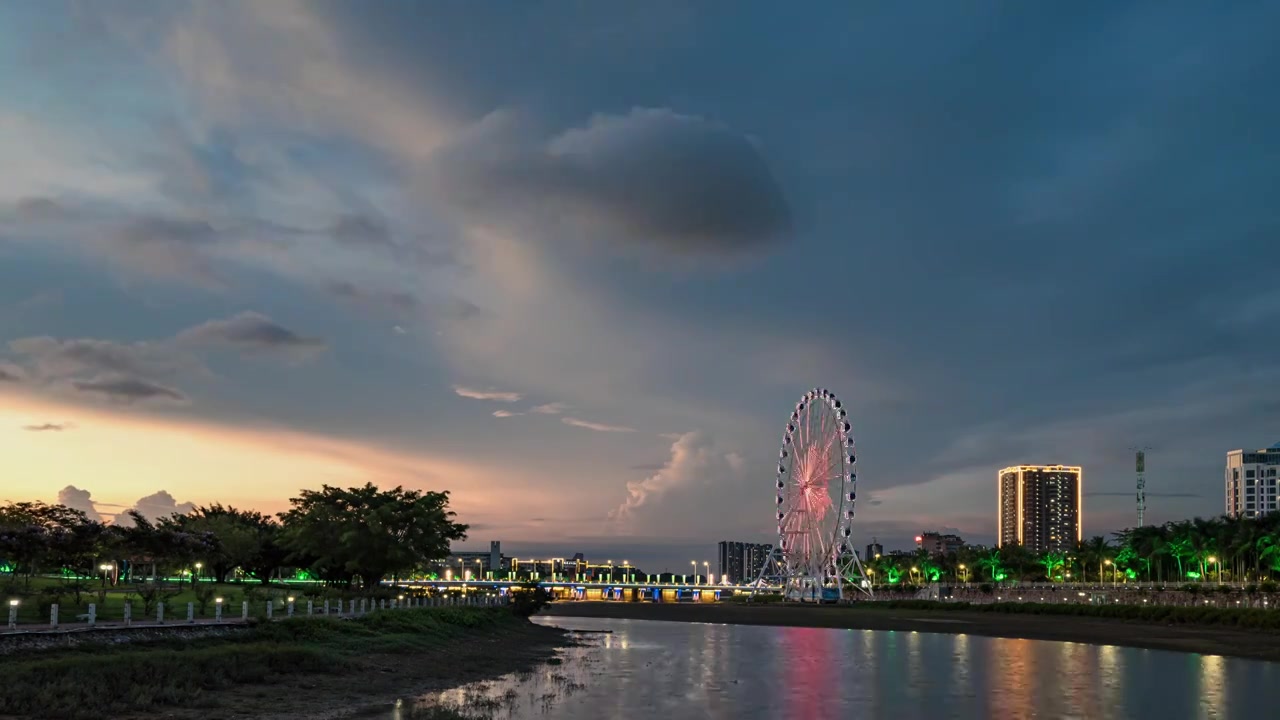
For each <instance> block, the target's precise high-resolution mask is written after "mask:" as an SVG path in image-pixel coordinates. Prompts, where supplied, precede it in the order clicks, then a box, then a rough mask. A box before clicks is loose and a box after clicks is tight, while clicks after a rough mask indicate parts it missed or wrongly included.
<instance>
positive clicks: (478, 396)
mask: <svg viewBox="0 0 1280 720" xmlns="http://www.w3.org/2000/svg"><path fill="white" fill-rule="evenodd" d="M453 391H454V392H455V393H457V394H458V395H459V396H460V397H464V398H471V399H472V400H491V401H493V402H505V403H513V402H520V398H521V395H520V393H515V392H503V391H500V390H476V389H474V388H469V387H464V386H462V385H454V386H453Z"/></svg>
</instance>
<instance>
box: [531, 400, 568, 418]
mask: <svg viewBox="0 0 1280 720" xmlns="http://www.w3.org/2000/svg"><path fill="white" fill-rule="evenodd" d="M568 409H569V406H568V405H565V404H564V403H559V402H553V403H547V404H546V405H538V406H536V407H531V408H529V412H531V413H537V414H538V415H559V414H560V413H562V412H564V411H565V410H568Z"/></svg>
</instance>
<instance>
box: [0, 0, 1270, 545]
mask: <svg viewBox="0 0 1280 720" xmlns="http://www.w3.org/2000/svg"><path fill="white" fill-rule="evenodd" d="M1277 25H1280V10H1278V9H1277V7H1276V5H1275V4H1274V3H1265V2H1236V3H1230V4H1218V5H1211V4H1205V3H1106V2H1098V3H1072V4H1070V5H1069V6H1067V5H1059V6H1054V7H1049V6H1047V5H1045V4H1039V3H1037V4H1031V3H1026V4H1015V3H977V4H972V3H971V4H966V5H965V6H964V7H963V8H962V7H961V6H960V5H958V4H955V3H932V4H931V3H926V4H923V5H920V4H914V5H912V6H910V7H909V8H908V7H906V6H898V5H895V6H892V7H890V6H889V5H886V6H884V7H883V8H871V9H868V8H866V7H858V6H857V4H852V5H851V4H849V3H813V4H810V5H807V6H806V8H805V10H804V11H803V12H799V11H796V10H795V9H784V8H782V7H781V6H779V5H777V4H775V3H740V2H735V3H728V2H725V3H716V2H712V3H700V4H698V5H697V7H696V8H695V7H690V6H689V4H687V3H661V2H659V3H644V4H642V5H634V6H631V7H622V6H620V5H618V4H586V3H568V2H558V3H557V2H547V3H521V4H520V6H519V7H518V8H516V7H513V6H508V5H504V6H502V7H499V5H498V4H493V5H488V6H484V7H481V6H477V4H476V3H462V2H444V3H430V4H428V3H418V2H407V1H406V2H389V1H388V2H379V3H355V2H342V3H338V2H272V3H252V2H230V3H219V4H216V5H215V4H208V3H181V2H165V3H154V4H150V3H141V2H138V3H127V4H125V3H119V4H110V5H103V4H100V3H59V2H51V3H42V4H39V5H33V4H19V5H13V6H11V7H5V8H0V88H3V93H0V94H2V95H3V100H2V101H0V167H2V168H4V171H3V172H2V173H0V341H3V345H2V346H3V347H5V348H7V350H6V351H5V352H3V353H0V369H3V371H4V372H5V373H6V374H7V375H10V376H13V377H15V378H18V379H17V380H10V381H5V382H4V383H0V393H8V394H9V395H10V396H11V397H12V398H19V397H21V398H23V401H22V402H23V403H26V404H24V405H22V407H24V408H26V407H30V408H37V407H38V408H86V410H85V412H90V411H92V412H93V413H97V414H95V415H93V417H94V418H101V419H99V420H93V421H91V422H90V424H92V422H107V423H110V422H116V421H118V422H120V423H125V424H127V421H129V420H130V419H132V420H140V419H144V420H146V421H147V422H151V421H155V422H160V423H170V424H173V426H174V427H178V426H182V427H186V426H187V425H184V423H186V424H194V425H193V426H198V427H201V428H212V429H213V430H209V432H211V433H214V432H215V431H218V429H219V428H225V429H229V430H235V429H244V428H271V429H272V431H277V430H279V431H288V432H291V433H295V434H297V435H298V436H300V437H307V438H318V439H323V441H324V442H326V443H327V442H329V441H333V442H341V443H347V444H349V447H351V448H363V449H368V450H369V452H376V453H377V454H378V458H380V459H379V460H378V462H377V463H374V464H372V465H369V466H367V467H365V466H361V467H364V470H361V471H355V470H353V471H351V472H350V473H348V474H343V475H341V477H342V478H343V479H350V480H363V479H370V480H374V481H376V482H380V483H396V482H402V483H405V484H408V485H413V486H417V487H430V488H442V487H447V488H448V489H451V490H452V491H453V492H454V495H455V502H456V504H457V505H458V507H459V510H461V511H462V512H463V513H464V520H471V521H473V522H474V523H475V524H476V525H477V526H478V527H477V529H476V531H475V532H473V540H474V541H476V543H477V544H482V543H484V542H487V540H488V539H490V538H493V539H502V540H503V541H504V544H505V545H506V546H508V549H509V551H511V552H515V553H517V554H518V553H519V552H520V551H521V550H522V548H524V549H527V550H526V551H528V552H530V553H533V552H557V553H572V552H575V551H586V552H588V553H591V554H593V555H595V554H599V555H613V554H621V553H623V552H629V553H630V554H631V555H633V557H631V558H628V559H630V560H632V562H637V563H640V562H647V563H649V564H650V565H652V566H654V567H655V568H658V567H660V566H664V565H665V566H670V567H673V568H676V567H681V566H682V565H683V564H684V563H686V562H687V560H688V559H689V558H686V556H687V555H691V554H692V555H694V556H697V557H702V556H705V558H706V559H711V557H712V548H711V545H712V543H714V541H716V540H719V539H722V538H726V537H732V538H734V539H737V538H741V539H768V534H769V530H770V528H771V527H772V526H773V520H772V515H771V511H772V502H773V501H772V475H771V473H770V467H771V464H772V463H771V458H772V457H773V456H774V455H775V454H776V452H777V447H776V446H777V443H778V441H779V437H780V433H781V429H782V426H783V424H784V421H785V419H786V416H787V414H788V413H789V411H790V408H791V406H792V404H793V403H794V402H795V400H796V399H798V397H799V396H800V394H801V393H803V392H804V391H805V390H807V389H808V388H810V387H813V386H815V385H821V386H825V387H829V388H831V389H832V390H834V391H836V392H837V393H838V394H839V395H840V396H841V397H842V398H843V399H845V402H846V405H847V406H848V407H849V408H850V409H851V412H852V417H853V424H854V429H855V432H856V433H857V436H858V439H859V445H860V467H859V474H860V483H861V486H862V487H861V488H860V489H861V497H862V498H863V499H864V502H863V503H862V504H861V505H860V514H859V518H858V521H857V522H856V524H855V527H856V535H857V537H856V538H855V539H856V540H857V541H858V542H859V543H862V542H866V541H868V540H869V539H870V537H871V536H872V535H876V536H878V537H879V538H880V539H881V540H882V541H885V542H886V544H889V545H894V544H905V543H907V542H908V541H909V538H910V537H911V536H912V535H914V534H916V533H917V532H918V531H920V530H923V529H928V528H938V527H946V528H955V529H958V530H959V531H961V532H962V533H963V534H964V535H965V536H966V537H970V538H973V539H975V540H978V541H991V540H992V539H993V537H994V528H995V518H994V512H993V505H994V500H995V487H994V485H995V483H994V475H995V471H996V470H997V469H998V468H1000V467H1002V466H1004V465H1008V464H1011V463H1020V462H1053V463H1058V462H1061V463H1067V464H1079V465H1082V466H1084V468H1085V483H1086V489H1087V490H1088V492H1089V493H1090V494H1089V497H1088V498H1087V503H1086V507H1085V519H1086V528H1085V532H1086V534H1103V533H1107V532H1111V531H1113V530H1117V529H1119V528H1121V527H1124V526H1125V525H1127V524H1128V523H1130V522H1131V521H1132V517H1133V510H1132V504H1133V503H1132V496H1131V493H1130V489H1131V488H1132V483H1133V478H1132V472H1131V468H1132V459H1131V452H1130V450H1129V448H1131V447H1133V446H1140V445H1147V446H1151V447H1152V448H1153V449H1152V450H1151V451H1150V458H1149V461H1148V466H1149V468H1150V473H1149V474H1150V480H1149V485H1148V487H1149V488H1150V493H1149V497H1150V499H1149V506H1150V508H1151V510H1150V512H1149V517H1150V518H1153V519H1155V520H1157V521H1163V520H1167V519H1174V518H1181V517H1186V516H1191V515H1210V514H1216V513H1218V512H1220V511H1221V509H1222V495H1221V493H1222V482H1221V479H1222V475H1221V467H1222V465H1223V459H1224V454H1225V452H1226V451H1227V450H1229V449H1232V448H1236V447H1241V446H1244V447H1254V446H1256V447H1262V446H1265V445H1269V444H1271V443H1272V442H1274V441H1276V440H1278V439H1280V422H1277V420H1280V418H1278V417H1277V415H1278V410H1280V405H1278V404H1277V401H1276V399H1275V397H1274V392H1273V389H1274V388H1275V387H1277V380H1278V379H1280V360H1277V358H1278V357H1280V354H1278V353H1277V351H1278V350H1280V335H1277V334H1276V333H1275V332H1274V331H1273V328H1274V327H1276V321H1277V320H1280V291H1277V290H1276V289H1275V283H1274V282H1272V280H1271V278H1272V273H1271V270H1272V268H1274V267H1276V266H1277V265H1278V264H1280V244H1278V243H1277V242H1276V237H1277V231H1278V230H1280V205H1278V204H1277V203H1276V202H1275V194H1276V191H1275V188H1277V187H1280V170H1278V169H1277V168H1278V167H1280V100H1278V99H1277V95H1276V93H1275V92H1274V90H1273V88H1274V86H1275V85H1276V84H1277V80H1278V79H1280V57H1277V55H1278V54H1280V50H1277V45H1276V43H1275V42H1274V38H1273V37H1271V36H1272V35H1273V34H1274V33H1273V30H1274V28H1275V27H1277ZM90 341H94V342H90ZM126 380H127V381H128V382H125V381H126ZM477 396H479V397H477ZM517 396H518V399H517ZM13 402H14V403H16V402H17V400H16V399H15V400H13ZM40 403H44V404H43V405H42V404H40ZM15 407H16V405H15ZM535 408H537V409H538V411H534V410H535ZM30 412H42V411H37V410H31V411H30ZM48 412H53V411H52V410H49V411H48ZM58 412H64V414H66V413H70V412H72V411H71V410H65V411H64V410H58ZM495 413H497V415H495ZM113 418H114V420H113ZM37 419H38V420H40V421H42V422H43V421H46V420H51V419H50V418H43V417H41V418H37ZM23 422H25V420H24V421H23ZM123 426H124V425H121V427H123ZM90 429H91V428H79V427H78V428H77V429H76V430H72V431H70V432H62V433H57V437H47V435H50V433H41V434H40V437H39V439H38V442H41V443H46V444H49V443H62V444H63V445H64V447H65V449H66V452H68V453H75V452H80V451H81V450H77V447H78V446H77V444H76V443H77V442H80V443H85V442H87V441H86V440H79V441H77V439H76V437H77V435H78V434H79V436H80V437H82V438H83V437H87V435H86V434H85V433H87V432H88V431H89V430H90ZM15 432H16V431H15ZM211 437H212V436H211ZM10 442H12V443H27V444H30V443H33V442H37V440H36V439H35V438H34V437H33V434H32V433H25V434H20V435H15V437H14V438H13V439H12V440H11V441H10ZM210 442H215V441H214V440H210ZM216 442H221V441H216ZM54 447H56V446H54ZM308 447H310V446H308ZM326 447H327V445H326ZM344 447H347V446H344ZM83 452H88V451H87V450H83ZM228 452H230V451H228ZM351 452H356V451H354V450H352V451H351ZM361 452H363V450H361ZM357 454H358V453H357ZM361 457H363V456H361ZM386 457H394V458H397V459H396V460H395V461H394V462H392V461H389V460H386ZM384 460H385V462H384ZM114 462H117V463H119V464H120V465H121V467H124V466H125V465H126V464H127V465H128V466H129V467H130V468H132V470H131V472H132V473H133V474H134V475H136V476H137V477H139V478H145V481H143V480H139V481H138V482H139V483H141V484H139V485H136V486H135V485H130V484H121V483H120V482H117V481H110V482H108V481H105V480H104V481H102V482H99V483H95V480H94V478H92V477H78V476H75V477H73V476H72V475H71V470H70V469H68V468H65V467H60V466H58V465H56V464H50V465H40V466H32V467H26V466H24V467H23V468H22V469H21V470H20V471H19V473H18V475H19V482H18V484H17V485H16V487H17V488H18V489H17V490H14V491H8V492H10V493H11V494H13V495H14V497H15V499H16V497H18V496H24V497H25V496H33V497H44V498H52V497H54V496H55V495H56V494H57V492H58V491H59V489H60V488H63V487H64V486H66V485H69V484H71V485H76V486H77V487H79V488H82V489H87V490H89V491H90V492H91V493H92V495H93V497H94V498H95V499H97V500H98V501H99V502H102V503H104V507H106V505H107V504H112V505H121V506H126V505H129V504H130V503H133V502H134V501H135V500H136V499H137V498H139V497H141V496H142V495H144V494H147V493H148V492H152V491H155V490H161V489H164V490H167V491H169V492H170V493H171V494H172V495H173V496H174V497H175V498H177V500H178V501H180V502H181V501H193V502H207V501H212V500H220V499H230V500H232V501H235V502H237V503H241V504H253V505H258V506H260V507H264V508H271V509H276V508H278V507H279V506H280V505H281V504H282V502H283V499H284V498H285V497H287V496H288V494H289V493H290V492H292V491H293V490H294V489H296V488H298V487H301V486H304V485H315V484H318V483H319V482H329V481H332V479H333V478H329V477H323V478H319V479H312V478H311V477H309V476H307V475H306V473H305V472H303V471H302V469H301V467H302V466H299V469H298V470H296V471H294V470H290V469H289V468H290V467H292V466H290V465H289V464H288V463H287V462H283V461H282V462H281V463H280V464H279V465H278V466H277V467H274V468H273V469H271V470H270V471H267V470H264V471H263V474H264V475H266V476H264V477H260V478H253V482H252V483H250V484H249V485H247V486H246V487H245V488H243V489H239V490H236V491H235V492H228V491H223V490H220V489H219V487H218V486H217V485H216V484H215V485H213V486H211V485H210V484H209V483H207V482H203V481H201V482H196V481H194V480H190V479H184V478H183V477H181V476H174V474H173V469H172V468H171V467H170V466H168V465H160V464H155V463H158V462H159V461H158V460H152V459H150V458H148V457H146V456H145V455H142V456H137V457H120V458H117V459H116V460H114ZM355 464H356V465H360V463H358V462H357V463H355ZM306 467H308V468H309V467H310V466H309V465H308V466H306ZM344 467H345V466H344ZM442 468H447V470H446V469H442ZM343 472H344V473H347V471H346V470H344V471H343ZM147 488H149V490H148V489H147ZM516 498H518V501H515V499H516ZM628 503H629V504H628ZM624 506H625V507H626V510H625V512H622V513H621V514H619V513H617V512H614V517H613V518H612V519H611V518H610V513H611V511H616V510H618V509H619V508H622V507H624ZM623 548H627V550H624V549H623Z"/></svg>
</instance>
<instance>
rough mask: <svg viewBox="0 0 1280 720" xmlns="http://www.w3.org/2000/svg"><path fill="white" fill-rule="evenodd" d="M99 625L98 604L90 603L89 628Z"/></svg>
mask: <svg viewBox="0 0 1280 720" xmlns="http://www.w3.org/2000/svg"><path fill="white" fill-rule="evenodd" d="M97 624H98V604H97V603H89V627H93V626H94V625H97Z"/></svg>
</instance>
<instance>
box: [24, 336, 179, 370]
mask: <svg viewBox="0 0 1280 720" xmlns="http://www.w3.org/2000/svg"><path fill="white" fill-rule="evenodd" d="M9 350H10V351H11V352H12V353H14V354H15V355H17V356H19V357H21V358H23V359H25V360H26V361H27V362H29V363H30V364H31V365H32V366H33V368H34V371H35V374H36V375H37V376H39V377H40V378H41V379H59V378H66V377H69V376H74V375H78V374H81V373H86V372H88V373H102V372H109V373H116V374H122V375H150V374H166V373H172V372H175V371H176V370H178V369H180V368H182V367H186V366H188V365H189V364H190V361H189V359H187V358H183V357H180V356H178V355H175V354H174V353H173V352H172V350H171V349H170V348H167V347H165V346H164V345H163V344H158V343H148V342H137V343H119V342H112V341H110V340H94V339H88V338H78V339H58V338H52V337H48V336H41V337H27V338H19V339H17V340H13V341H10V343H9Z"/></svg>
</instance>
